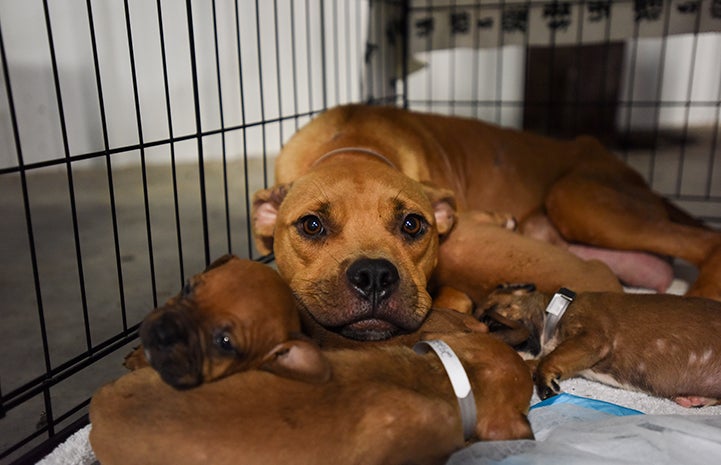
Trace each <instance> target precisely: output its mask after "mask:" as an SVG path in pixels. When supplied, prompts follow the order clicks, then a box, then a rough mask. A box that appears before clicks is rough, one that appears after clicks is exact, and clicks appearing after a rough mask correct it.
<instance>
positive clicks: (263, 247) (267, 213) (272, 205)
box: [251, 184, 290, 255]
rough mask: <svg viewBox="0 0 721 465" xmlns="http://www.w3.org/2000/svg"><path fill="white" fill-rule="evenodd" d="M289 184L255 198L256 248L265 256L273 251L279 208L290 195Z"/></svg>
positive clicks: (266, 190)
mask: <svg viewBox="0 0 721 465" xmlns="http://www.w3.org/2000/svg"><path fill="white" fill-rule="evenodd" d="M289 187H290V186H289V185H288V184H279V185H277V186H274V187H271V188H270V189H262V190H259V191H258V192H256V193H255V195H254V196H253V205H252V215H251V222H252V226H253V236H254V237H255V246H256V247H257V248H258V251H259V252H260V253H262V254H263V255H267V254H269V253H271V252H272V251H273V232H274V231H275V222H276V219H277V218H278V208H280V204H281V203H282V202H283V199H284V198H285V195H286V194H287V193H288V188H289Z"/></svg>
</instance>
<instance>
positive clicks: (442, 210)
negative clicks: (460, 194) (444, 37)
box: [423, 182, 456, 236]
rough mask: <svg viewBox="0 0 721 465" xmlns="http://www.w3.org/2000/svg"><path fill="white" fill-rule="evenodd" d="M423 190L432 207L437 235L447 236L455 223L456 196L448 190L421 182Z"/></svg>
mask: <svg viewBox="0 0 721 465" xmlns="http://www.w3.org/2000/svg"><path fill="white" fill-rule="evenodd" d="M423 190H424V192H425V193H426V196H428V199H429V200H430V201H431V205H433V212H434V214H435V217H436V226H437V227H438V234H440V235H441V236H443V235H445V234H448V233H449V232H451V229H453V225H454V224H455V223H456V196H455V194H454V193H453V191H452V190H450V189H443V188H440V187H437V186H435V185H433V184H432V183H429V182H423Z"/></svg>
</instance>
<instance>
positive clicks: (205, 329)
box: [125, 255, 317, 389]
mask: <svg viewBox="0 0 721 465" xmlns="http://www.w3.org/2000/svg"><path fill="white" fill-rule="evenodd" d="M299 337H300V320H299V318H298V311H297V310H296V308H295V301H294V299H293V295H292V294H291V292H290V290H289V289H288V287H287V285H286V284H285V283H284V282H283V281H282V280H281V279H280V276H278V273H276V271H275V270H273V269H272V268H270V267H268V266H266V265H263V264H261V263H258V262H253V261H250V260H243V259H240V258H237V257H234V256H232V255H226V256H224V257H221V258H219V259H218V260H216V261H214V262H213V263H212V264H211V265H210V266H209V267H208V268H207V269H206V270H205V271H203V272H202V273H200V274H198V275H195V276H193V277H192V278H190V279H189V280H188V282H187V283H186V285H185V286H184V287H183V290H182V291H181V292H180V293H179V294H178V295H177V296H175V297H173V298H171V299H170V300H168V302H166V303H165V305H163V306H162V307H159V308H157V309H155V310H153V311H152V312H151V313H149V314H148V316H147V317H145V319H144V320H143V323H142V325H141V327H140V340H141V342H142V346H141V347H139V348H138V349H137V350H136V351H135V352H133V353H132V354H131V355H130V356H129V357H128V358H126V361H125V365H126V366H127V367H128V368H130V369H137V368H140V367H143V366H146V365H147V364H148V361H149V362H150V365H152V366H153V368H155V369H156V370H157V371H158V373H160V376H161V377H162V379H163V380H164V381H165V382H167V383H168V384H170V385H171V386H173V387H175V388H178V389H185V388H192V387H195V386H198V385H199V384H201V383H207V382H210V381H214V380H217V379H219V378H222V377H225V376H228V375H230V374H233V373H237V372H239V371H243V370H248V369H254V368H259V367H263V366H264V364H266V363H268V361H269V360H273V359H274V358H275V357H276V356H277V354H278V353H286V356H289V355H288V354H287V351H288V348H287V347H285V346H284V345H283V343H285V342H286V341H288V340H291V339H297V338H299ZM298 344H301V342H300V341H298ZM276 369H277V368H276ZM294 372H296V373H299V374H301V373H302V372H301V371H300V370H297V369H296V370H294ZM303 374H304V375H308V376H311V377H313V376H316V375H317V374H315V373H303Z"/></svg>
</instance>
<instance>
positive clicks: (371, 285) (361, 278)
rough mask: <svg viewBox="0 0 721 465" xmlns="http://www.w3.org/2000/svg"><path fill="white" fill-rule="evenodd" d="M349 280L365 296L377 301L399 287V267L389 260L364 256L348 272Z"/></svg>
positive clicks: (374, 301)
mask: <svg viewBox="0 0 721 465" xmlns="http://www.w3.org/2000/svg"><path fill="white" fill-rule="evenodd" d="M346 276H347V278H348V282H349V283H350V284H351V286H352V287H353V289H355V290H356V291H357V292H358V294H360V295H361V296H362V297H363V298H365V299H367V300H369V301H371V302H373V303H377V302H379V301H381V300H383V299H385V298H387V297H389V296H390V295H391V294H392V293H393V291H394V290H395V289H396V287H398V281H399V280H400V277H399V275H398V269H397V268H396V267H395V265H393V263H391V262H389V261H388V260H385V259H382V258H379V259H372V258H362V259H360V260H357V261H356V262H354V263H353V264H352V265H351V266H350V267H349V268H348V271H347V272H346Z"/></svg>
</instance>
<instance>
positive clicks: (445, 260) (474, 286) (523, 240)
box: [432, 212, 623, 304]
mask: <svg viewBox="0 0 721 465" xmlns="http://www.w3.org/2000/svg"><path fill="white" fill-rule="evenodd" d="M518 282H524V283H528V282H532V283H535V284H536V286H537V287H538V289H539V290H541V291H544V292H551V293H552V292H556V291H557V290H558V288H559V287H562V286H566V287H568V288H572V289H573V290H575V291H578V292H581V291H611V292H621V291H622V290H623V289H622V287H621V285H620V283H619V282H618V279H617V278H616V276H615V275H614V274H613V273H612V272H611V270H610V269H609V268H608V267H606V266H605V265H604V264H603V263H600V262H598V261H584V260H581V259H580V258H578V257H576V256H574V255H573V254H571V253H570V252H568V251H567V250H563V249H562V248H560V247H556V246H554V245H551V244H549V243H547V242H542V241H539V240H536V239H533V238H530V237H526V236H523V235H521V234H519V233H517V232H514V231H509V230H508V229H505V228H501V227H498V226H495V225H492V224H488V223H487V222H483V221H479V220H478V219H477V218H476V217H475V216H474V215H473V214H472V213H467V212H464V213H462V214H460V215H459V216H458V219H457V223H456V226H455V228H454V229H453V231H452V232H451V234H449V235H448V236H447V237H445V238H444V239H443V241H442V243H441V246H440V248H439V254H438V264H437V266H436V268H435V270H434V275H433V280H432V285H433V287H435V288H440V287H442V286H450V287H453V288H455V289H458V290H460V291H462V292H464V293H466V294H468V296H469V297H470V298H471V299H472V300H473V302H474V303H476V304H478V303H479V302H482V301H484V300H485V298H486V296H487V295H488V294H489V293H490V292H491V291H493V290H494V289H495V288H496V287H497V286H498V285H499V284H503V283H518Z"/></svg>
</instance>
